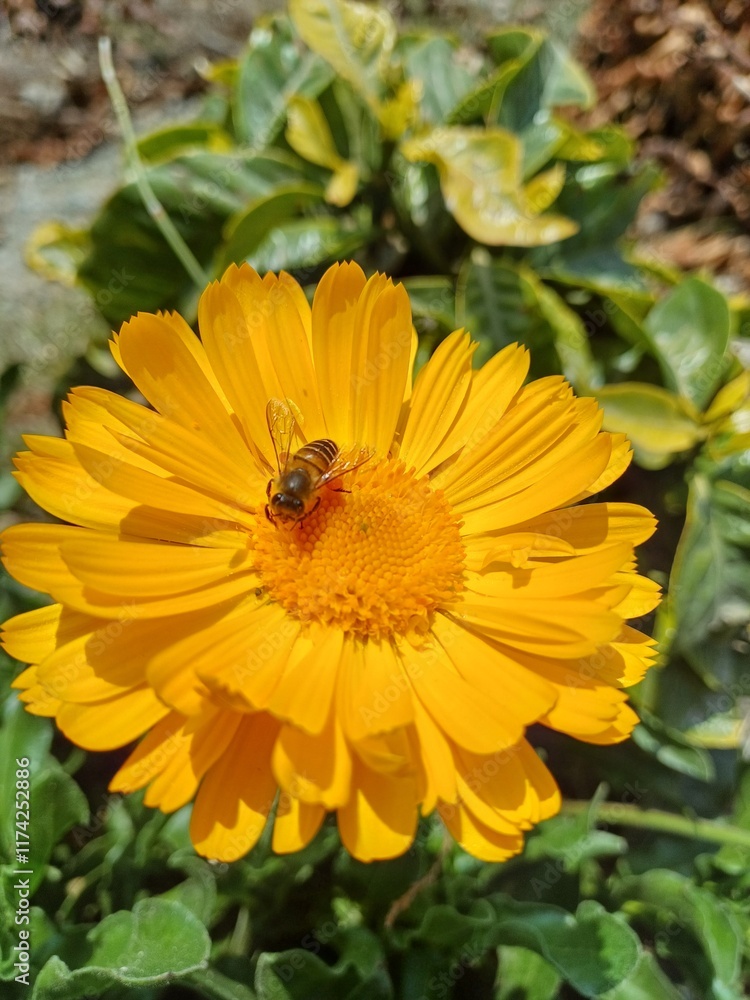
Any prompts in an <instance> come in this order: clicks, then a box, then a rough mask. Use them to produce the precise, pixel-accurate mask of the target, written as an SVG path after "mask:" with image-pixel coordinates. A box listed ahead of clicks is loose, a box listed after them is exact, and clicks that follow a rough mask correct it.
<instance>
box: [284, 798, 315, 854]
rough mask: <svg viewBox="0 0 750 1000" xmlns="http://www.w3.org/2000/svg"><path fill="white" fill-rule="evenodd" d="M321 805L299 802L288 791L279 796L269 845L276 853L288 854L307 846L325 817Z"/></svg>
mask: <svg viewBox="0 0 750 1000" xmlns="http://www.w3.org/2000/svg"><path fill="white" fill-rule="evenodd" d="M325 815H326V811H325V809H324V808H323V806H315V805H308V804H307V803H305V802H300V801H299V799H295V798H294V797H293V796H292V795H289V793H288V792H283V793H282V794H281V796H280V798H279V805H278V808H277V809H276V817H275V819H274V825H273V840H272V842H271V846H272V847H273V849H274V851H276V853H277V854H290V853H291V852H292V851H301V850H302V848H303V847H307V845H308V844H309V843H310V841H311V840H312V839H313V837H314V836H315V834H316V833H317V832H318V830H319V829H320V827H321V825H322V823H323V820H324V819H325Z"/></svg>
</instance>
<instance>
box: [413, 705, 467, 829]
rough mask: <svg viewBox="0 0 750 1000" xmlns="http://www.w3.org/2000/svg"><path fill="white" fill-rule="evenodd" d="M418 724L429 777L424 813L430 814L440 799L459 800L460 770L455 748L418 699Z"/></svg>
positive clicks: (420, 743) (424, 762)
mask: <svg viewBox="0 0 750 1000" xmlns="http://www.w3.org/2000/svg"><path fill="white" fill-rule="evenodd" d="M414 725H415V727H416V730H417V735H418V739H419V748H420V755H421V758H422V762H423V765H424V769H425V775H426V778H427V788H426V790H425V795H424V799H423V801H422V814H423V815H424V816H427V815H429V814H430V813H431V812H432V810H433V809H434V808H435V807H436V805H437V803H438V800H439V799H442V800H443V802H455V801H456V796H457V795H458V792H457V790H456V772H455V766H454V763H453V756H452V754H451V749H450V746H449V744H448V741H447V740H446V738H445V736H444V735H443V732H442V730H441V729H440V727H439V726H438V725H437V723H435V722H434V720H433V718H432V716H431V715H430V714H429V712H427V711H426V710H425V709H424V708H423V707H422V703H421V702H420V701H419V699H416V698H415V699H414Z"/></svg>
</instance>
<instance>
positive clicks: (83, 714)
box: [57, 685, 169, 750]
mask: <svg viewBox="0 0 750 1000" xmlns="http://www.w3.org/2000/svg"><path fill="white" fill-rule="evenodd" d="M168 712H169V709H168V708H167V707H166V705H163V704H162V703H161V702H160V701H159V699H158V698H157V697H156V695H155V694H154V692H153V691H152V690H151V688H149V687H146V686H145V685H143V686H141V687H137V688H133V689H132V690H130V691H128V692H127V694H123V695H119V696H117V697H115V698H108V699H107V700H106V701H100V702H96V703H94V704H93V705H73V704H64V705H63V706H62V707H61V708H60V711H59V712H58V713H57V724H58V726H59V727H60V729H61V730H62V731H63V732H64V733H65V735H66V736H67V737H68V739H69V740H70V741H71V742H73V743H76V744H77V745H78V746H80V747H83V748H84V749H85V750H114V749H115V748H116V747H121V746H125V744H126V743H131V742H132V741H133V740H134V739H136V738H137V737H138V736H140V735H141V734H142V733H145V732H146V730H147V729H150V728H151V726H153V725H155V724H156V723H157V722H159V720H160V719H163V718H164V716H165V715H167V713H168Z"/></svg>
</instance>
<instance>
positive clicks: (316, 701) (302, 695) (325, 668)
mask: <svg viewBox="0 0 750 1000" xmlns="http://www.w3.org/2000/svg"><path fill="white" fill-rule="evenodd" d="M299 646H300V654H301V655H299V656H297V657H295V658H294V660H293V662H292V663H291V664H290V665H289V666H288V667H287V669H286V670H285V671H284V674H283V676H282V677H281V678H280V680H279V683H278V686H277V687H276V689H275V690H274V693H273V695H272V696H271V699H270V701H269V708H270V711H272V712H273V714H274V715H276V716H278V717H280V718H282V719H285V720H287V721H289V722H292V723H294V725H295V726H297V727H298V728H300V729H303V730H304V731H305V732H307V733H319V732H320V731H321V729H322V728H323V726H324V725H325V723H326V720H327V719H328V716H329V715H330V711H331V699H332V698H333V692H334V689H335V686H336V679H337V677H338V674H339V664H340V662H341V654H342V651H343V647H344V634H343V632H341V631H340V630H338V629H331V628H313V629H312V630H311V633H310V635H309V637H308V639H307V642H306V643H305V644H304V645H303V644H302V643H299ZM303 650H304V651H303ZM347 668H348V664H347Z"/></svg>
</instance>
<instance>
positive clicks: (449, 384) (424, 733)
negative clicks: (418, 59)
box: [3, 264, 657, 861]
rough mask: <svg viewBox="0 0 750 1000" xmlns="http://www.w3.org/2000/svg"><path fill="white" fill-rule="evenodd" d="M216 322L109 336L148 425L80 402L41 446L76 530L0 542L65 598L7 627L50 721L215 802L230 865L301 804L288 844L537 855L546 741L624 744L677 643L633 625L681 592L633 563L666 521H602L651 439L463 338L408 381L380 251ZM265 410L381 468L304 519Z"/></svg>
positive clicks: (35, 702) (23, 472)
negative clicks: (374, 260) (307, 291)
mask: <svg viewBox="0 0 750 1000" xmlns="http://www.w3.org/2000/svg"><path fill="white" fill-rule="evenodd" d="M199 320H200V329H201V335H202V342H201V341H199V340H198V339H197V338H196V337H195V336H194V334H193V333H192V331H191V330H190V328H189V327H188V325H187V324H186V323H185V322H184V320H182V319H181V318H180V317H179V316H178V315H176V314H171V315H157V316H154V315H149V314H139V315H138V316H136V317H135V318H134V319H132V320H131V321H130V322H129V323H126V324H125V325H124V326H123V328H122V330H121V331H120V333H119V335H118V336H116V337H115V339H114V342H113V353H114V355H115V358H116V359H117V361H118V363H119V364H120V365H121V366H122V368H123V370H124V371H125V372H126V373H127V375H128V376H129V377H130V378H131V379H132V381H133V382H134V383H135V385H136V387H137V388H138V390H139V391H140V392H141V393H142V394H143V396H144V397H145V398H146V400H147V401H148V402H149V403H150V404H151V407H153V409H151V408H149V407H147V406H144V405H141V404H140V403H137V402H133V401H131V400H130V399H127V398H123V397H121V396H119V395H116V394H114V393H112V392H109V391H107V390H104V389H96V388H79V389H76V390H74V391H73V393H72V394H71V396H70V399H69V401H68V402H67V403H66V404H65V420H66V425H67V430H66V436H65V439H64V440H59V439H56V438H49V437H30V438H28V439H27V442H26V443H27V445H28V448H29V451H27V452H24V453H23V454H21V455H20V456H19V457H18V459H17V465H18V470H19V471H18V477H19V479H20V481H21V482H22V483H23V485H24V487H25V488H26V490H27V491H28V492H29V494H30V495H31V496H32V497H33V498H34V500H36V501H37V502H38V503H39V504H41V505H42V506H43V507H44V508H46V509H47V510H48V511H50V513H52V514H54V515H56V517H58V518H60V519H62V520H64V521H68V522H72V523H71V524H21V525H16V526H13V527H11V528H9V529H8V530H6V532H5V533H4V539H3V542H4V553H5V562H6V565H7V567H8V569H9V571H10V572H11V573H12V574H13V575H14V576H15V577H16V579H17V580H19V581H20V582H21V583H23V584H25V585H27V586H29V587H32V588H36V589H38V590H41V591H44V592H45V593H47V594H49V595H50V597H51V598H52V600H53V601H54V602H55V603H53V604H51V605H50V606H49V607H44V608H42V609H40V610H37V611H32V612H30V613H28V614H24V615H20V616H18V617H16V618H14V619H12V620H11V621H9V622H8V623H7V624H6V626H5V629H6V631H5V645H6V648H7V650H8V651H9V652H10V653H11V655H13V656H14V657H16V658H17V659H19V660H22V661H24V662H25V663H30V664H32V665H31V666H30V667H29V668H28V669H27V670H26V671H25V672H24V673H22V674H21V675H20V676H19V677H18V678H17V680H16V681H15V686H16V687H18V688H21V689H22V694H21V696H20V697H21V698H22V700H23V701H24V702H26V707H27V709H28V710H29V711H30V712H34V713H37V714H40V715H48V716H54V717H55V718H56V720H57V724H58V725H59V727H60V729H61V730H62V731H63V732H64V733H65V734H66V736H67V737H68V738H69V739H71V740H72V741H73V742H75V743H77V744H79V745H80V746H83V747H86V748H87V749H91V750H106V749H110V748H113V747H119V746H122V745H124V744H127V743H130V742H131V741H133V740H135V739H137V738H138V737H140V736H142V735H143V734H146V735H145V738H144V739H143V740H142V741H141V742H140V744H139V745H138V746H137V747H136V749H135V750H134V751H133V752H132V753H131V755H130V757H129V759H128V760H127V761H126V763H125V764H124V765H123V766H122V767H121V768H120V770H119V771H118V773H117V774H116V775H115V777H114V779H113V781H112V784H111V788H112V789H113V790H116V791H120V792H131V791H133V790H135V789H137V788H142V787H144V786H148V790H147V792H146V803H147V804H148V805H151V806H158V807H159V808H161V809H162V810H164V811H170V810H174V809H177V808H179V807H181V806H183V805H184V804H185V803H187V802H189V801H190V800H192V799H193V798H194V799H195V805H194V808H193V816H192V825H191V834H192V838H193V841H194V843H195V846H196V849H197V850H198V851H199V852H200V853H201V854H203V855H206V856H208V857H213V858H220V859H223V860H232V859H234V858H237V857H240V856H241V855H243V854H244V853H245V852H246V851H248V850H249V849H250V848H251V847H252V846H253V844H254V843H255V842H256V841H257V839H258V837H259V836H260V834H261V831H262V829H263V827H264V824H265V822H266V819H267V817H268V814H269V811H270V810H271V808H272V806H273V805H274V802H276V801H277V796H278V802H277V808H276V814H275V821H274V823H275V825H274V831H273V845H274V848H275V850H277V851H280V852H284V851H293V850H297V849H298V848H300V847H302V846H304V845H305V844H306V843H307V842H308V841H309V840H310V839H311V838H312V837H313V836H314V834H315V832H316V831H317V829H318V828H319V826H320V824H321V823H322V821H323V819H324V816H325V815H326V813H327V812H328V811H335V812H336V814H337V819H338V827H339V830H340V832H341V837H342V840H343V842H344V844H345V846H346V847H347V848H348V850H349V851H350V852H351V854H353V855H354V856H355V857H357V858H359V859H361V860H363V861H370V860H373V859H376V858H389V857H393V856H395V855H398V854H400V853H402V852H403V851H405V850H406V849H407V848H408V847H409V845H410V844H411V842H412V839H413V837H414V833H415V829H416V825H417V820H418V815H419V813H420V812H421V813H422V814H424V815H426V814H428V813H431V812H432V811H433V810H435V809H437V810H438V811H439V813H440V815H441V816H442V818H443V820H444V821H445V823H446V825H447V827H448V828H449V830H450V831H451V833H452V834H453V836H454V837H455V838H456V839H457V840H458V841H459V842H460V843H461V844H462V845H463V846H464V847H465V848H466V850H468V851H470V852H471V853H472V854H475V855H477V856H478V857H480V858H486V859H488V860H501V859H504V858H507V857H509V856H510V855H512V854H514V853H516V852H518V851H519V850H520V849H521V847H522V831H523V830H526V829H529V828H530V827H531V826H532V825H533V824H534V823H536V822H538V821H539V820H541V819H544V818H545V817H547V816H550V815H552V814H553V813H554V812H555V811H556V810H557V809H558V805H559V793H558V790H557V787H556V785H555V783H554V781H553V779H552V777H551V776H550V774H549V772H548V771H547V769H546V767H545V766H544V764H543V763H542V762H541V760H540V759H539V758H538V756H537V755H536V753H535V752H534V750H533V749H532V748H531V747H530V746H529V744H528V743H527V742H526V741H525V739H524V733H525V730H526V727H527V726H529V725H531V724H532V723H537V722H541V723H542V724H544V725H546V726H550V727H552V728H553V729H557V730H560V731H562V732H565V733H569V734H571V735H572V736H575V737H577V738H579V739H581V740H585V741H588V742H591V743H601V744H606V743H615V742H618V741H620V740H622V739H624V738H626V737H627V736H628V734H629V733H630V731H631V729H632V727H633V724H634V722H635V721H636V717H635V715H634V713H633V711H632V710H631V709H630V708H629V707H628V706H627V704H626V700H625V699H626V696H625V694H624V692H623V691H622V688H623V687H627V686H628V685H631V684H633V683H635V682H636V681H637V680H638V679H639V678H640V677H641V676H642V674H643V672H644V670H645V669H646V667H647V666H648V663H649V661H650V659H651V657H652V647H653V642H652V640H651V639H649V638H647V637H646V636H644V635H641V634H640V633H639V632H637V631H635V630H634V629H632V628H630V627H629V626H628V625H626V624H625V619H627V618H629V617H634V616H640V615H642V614H644V613H645V612H646V611H648V610H649V609H651V608H652V607H653V606H654V604H655V603H656V600H657V595H656V587H655V586H654V585H653V584H652V583H651V582H650V581H649V580H647V579H644V578H642V577H640V576H638V574H637V573H636V571H635V568H634V557H633V547H634V545H636V544H637V543H639V542H641V541H643V540H644V539H645V538H647V537H648V536H649V535H650V534H651V532H652V531H653V527H654V519H653V517H652V516H651V514H649V512H648V511H647V510H645V509H644V508H642V507H638V506H634V505H631V504H623V503H581V501H584V500H587V499H588V498H589V497H591V496H592V495H593V494H595V493H598V492H599V490H601V489H602V488H603V487H605V486H607V485H608V484H609V483H610V482H612V480H614V479H615V478H617V477H618V476H619V475H620V474H621V473H622V471H623V470H624V469H625V467H626V465H627V462H628V459H629V448H628V445H627V442H626V441H625V439H624V437H622V436H621V435H613V434H606V433H602V432H601V431H600V424H601V413H600V411H599V409H598V407H597V405H596V403H595V402H594V401H593V400H591V399H576V398H575V397H574V396H573V394H572V392H571V389H570V388H569V386H568V385H567V384H566V383H565V382H564V380H563V379H562V378H559V377H557V376H552V377H549V378H544V379H540V380H539V381H536V382H532V383H530V384H528V385H525V386H524V384H523V383H524V378H525V376H526V373H527V367H528V360H527V355H526V352H525V351H524V350H523V349H521V348H519V347H517V346H512V347H509V348H506V349H505V350H503V351H501V352H500V353H499V354H498V355H496V356H495V357H494V358H493V359H492V360H491V361H490V362H488V363H487V364H486V365H485V366H484V367H483V368H482V369H481V370H480V371H473V370H472V368H471V357H472V351H473V349H474V345H473V344H472V342H471V341H470V339H469V336H468V335H467V334H465V333H464V332H462V331H457V332H455V333H453V334H451V336H450V337H448V338H447V339H446V340H445V341H444V342H443V343H442V344H441V345H440V347H439V348H438V349H437V351H436V352H435V354H434V355H433V357H432V358H431V359H430V360H429V361H428V362H427V364H426V365H425V366H424V367H423V368H422V370H421V372H420V373H419V375H418V377H417V378H416V380H415V382H414V384H413V385H412V376H411V372H412V365H413V360H414V350H415V335H414V332H413V328H412V322H411V312H410V307H409V301H408V297H407V294H406V292H405V290H404V288H403V287H402V286H400V285H394V284H393V283H392V282H391V281H390V280H389V279H386V278H385V277H384V276H383V275H375V276H374V277H372V278H370V279H369V280H366V279H365V276H364V274H363V272H362V270H361V269H360V268H359V267H358V266H357V265H356V264H342V265H336V266H334V267H332V268H331V269H330V270H329V271H328V272H327V273H326V274H325V276H324V277H323V279H322V280H321V282H320V285H319V286H318V289H317V291H316V294H315V299H314V302H313V305H312V309H311V308H310V307H309V305H308V303H307V301H306V299H305V296H304V294H303V293H302V290H301V289H300V288H299V286H298V285H297V284H296V283H295V282H294V281H293V280H292V279H291V278H290V277H289V275H286V274H281V275H279V276H278V277H277V276H275V275H267V276H266V277H265V278H264V279H263V280H261V279H260V278H259V277H258V275H257V274H256V273H255V272H254V271H253V270H252V269H251V268H249V267H247V266H242V267H239V268H238V267H231V268H230V269H229V270H228V271H227V273H226V274H225V275H224V277H223V278H222V279H221V281H218V282H215V283H214V284H212V285H210V286H209V287H208V289H207V290H206V291H205V293H204V295H203V297H202V299H201V303H200V314H199ZM269 400H278V401H286V402H281V403H279V404H278V405H280V406H282V407H286V412H287V414H290V413H293V414H294V416H295V417H296V422H297V429H296V431H295V434H296V436H295V438H294V440H293V442H292V446H291V452H292V453H294V452H295V451H296V450H298V449H299V448H301V447H302V445H303V443H304V442H305V441H307V442H311V441H316V440H319V439H323V438H330V439H332V440H333V441H334V442H336V444H337V445H338V446H339V447H340V448H341V449H342V450H344V449H346V448H350V447H351V448H355V449H356V448H359V449H368V450H367V451H366V452H365V453H364V458H365V459H366V460H365V461H364V462H363V463H362V464H361V465H359V467H358V468H356V469H355V470H353V471H350V472H347V473H346V474H345V475H344V476H343V477H342V478H341V479H340V480H338V481H337V482H330V483H328V484H327V485H323V486H322V487H320V488H318V489H316V490H315V491H314V492H315V496H316V498H317V499H319V501H320V502H319V504H318V506H317V507H316V508H315V509H314V510H313V511H311V512H310V513H308V514H307V516H306V517H304V518H303V519H302V520H300V521H298V522H297V523H295V522H290V521H284V520H281V519H280V518H277V517H274V516H273V512H272V511H269V512H268V513H269V514H271V516H270V517H269V516H267V512H266V504H267V497H266V489H267V485H268V483H269V480H270V479H273V478H275V477H276V475H277V471H278V470H277V467H276V458H275V454H274V443H273V441H272V439H271V436H270V434H269V428H268V426H267V422H266V409H267V406H268V403H269ZM282 460H283V459H282ZM277 486H278V484H277V485H276V486H275V487H274V489H276V488H277Z"/></svg>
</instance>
